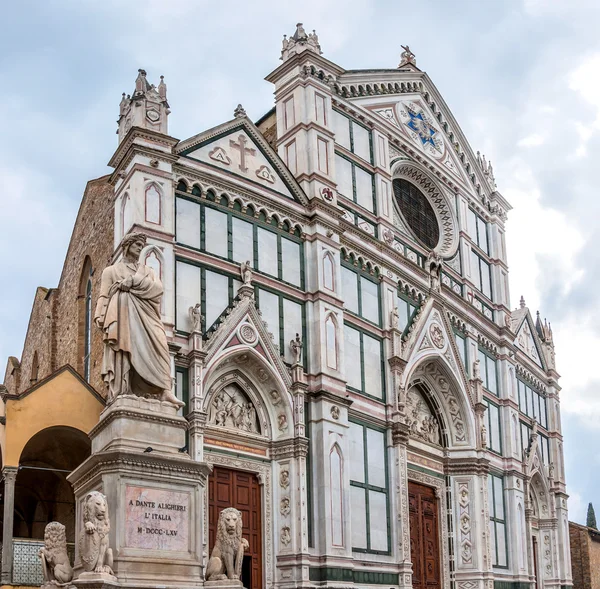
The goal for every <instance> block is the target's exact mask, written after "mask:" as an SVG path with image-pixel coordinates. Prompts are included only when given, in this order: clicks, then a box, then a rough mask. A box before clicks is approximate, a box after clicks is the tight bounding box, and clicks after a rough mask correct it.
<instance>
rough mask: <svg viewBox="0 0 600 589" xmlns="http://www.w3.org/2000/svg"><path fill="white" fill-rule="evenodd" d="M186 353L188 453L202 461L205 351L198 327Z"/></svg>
mask: <svg viewBox="0 0 600 589" xmlns="http://www.w3.org/2000/svg"><path fill="white" fill-rule="evenodd" d="M188 342H189V349H190V351H189V353H188V362H189V369H188V379H189V405H188V415H187V416H186V417H187V420H188V421H189V424H190V426H189V430H188V436H189V438H188V440H189V449H188V451H189V454H190V456H191V457H192V459H193V460H195V461H196V462H203V461H204V427H205V425H206V418H207V415H206V413H205V412H204V411H203V410H202V404H203V402H204V390H203V381H204V359H205V358H206V352H204V351H203V350H202V345H203V342H202V334H201V333H200V331H199V329H194V330H193V331H192V333H191V334H190V337H189V340H188Z"/></svg>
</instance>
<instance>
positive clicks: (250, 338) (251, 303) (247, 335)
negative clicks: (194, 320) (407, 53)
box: [204, 287, 292, 390]
mask: <svg viewBox="0 0 600 589" xmlns="http://www.w3.org/2000/svg"><path fill="white" fill-rule="evenodd" d="M243 288H247V287H243ZM221 318H222V321H221V323H220V324H219V325H218V327H217V328H216V329H215V330H214V331H213V332H211V334H210V338H209V339H208V341H207V342H206V344H205V346H204V351H205V352H206V360H205V365H206V366H207V368H209V369H210V367H211V365H212V364H213V362H214V361H215V359H216V358H217V357H218V356H220V355H221V354H222V353H225V352H228V351H232V350H236V349H237V350H243V349H245V350H248V349H249V348H251V349H252V350H253V352H255V353H256V354H257V355H258V356H260V357H262V359H263V360H264V361H265V362H266V363H267V364H269V365H270V366H271V367H273V368H274V370H275V372H276V373H277V374H278V375H279V377H280V379H281V381H282V382H283V384H284V386H285V388H286V389H287V390H289V389H290V387H291V385H292V379H291V375H290V371H289V369H288V367H287V366H286V364H285V362H284V361H283V359H282V357H281V355H280V352H279V349H278V348H277V346H276V345H275V343H274V341H273V338H272V336H271V334H270V333H269V331H268V330H267V328H266V327H265V322H264V321H263V319H262V316H261V314H260V312H259V310H258V309H257V308H256V303H255V300H254V297H253V296H249V294H248V295H246V296H241V297H240V298H238V299H235V300H234V302H233V305H232V307H229V308H228V309H227V310H226V312H225V313H224V314H223V315H222V316H221Z"/></svg>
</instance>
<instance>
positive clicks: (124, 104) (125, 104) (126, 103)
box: [119, 92, 131, 117]
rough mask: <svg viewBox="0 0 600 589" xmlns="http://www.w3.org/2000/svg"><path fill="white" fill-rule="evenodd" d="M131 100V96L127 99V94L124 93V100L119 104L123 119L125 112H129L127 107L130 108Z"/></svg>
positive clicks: (120, 114)
mask: <svg viewBox="0 0 600 589" xmlns="http://www.w3.org/2000/svg"><path fill="white" fill-rule="evenodd" d="M128 99H129V100H130V99H131V97H130V96H129V95H127V98H125V92H123V98H121V102H120V103H119V116H120V117H122V116H123V115H124V114H125V111H126V110H127V107H128V106H129V100H128Z"/></svg>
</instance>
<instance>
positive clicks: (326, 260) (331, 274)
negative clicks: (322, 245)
mask: <svg viewBox="0 0 600 589" xmlns="http://www.w3.org/2000/svg"><path fill="white" fill-rule="evenodd" d="M323 286H324V287H325V288H326V289H328V290H330V291H332V292H336V280H335V258H334V257H333V255H332V253H331V252H330V251H329V250H324V251H323Z"/></svg>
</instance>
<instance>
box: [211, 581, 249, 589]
mask: <svg viewBox="0 0 600 589" xmlns="http://www.w3.org/2000/svg"><path fill="white" fill-rule="evenodd" d="M204 587H205V588H206V589H209V588H211V587H212V588H213V589H240V587H242V588H243V587H244V585H243V583H242V582H241V581H234V580H233V579H222V580H220V581H205V582H204Z"/></svg>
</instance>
